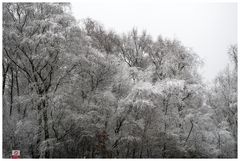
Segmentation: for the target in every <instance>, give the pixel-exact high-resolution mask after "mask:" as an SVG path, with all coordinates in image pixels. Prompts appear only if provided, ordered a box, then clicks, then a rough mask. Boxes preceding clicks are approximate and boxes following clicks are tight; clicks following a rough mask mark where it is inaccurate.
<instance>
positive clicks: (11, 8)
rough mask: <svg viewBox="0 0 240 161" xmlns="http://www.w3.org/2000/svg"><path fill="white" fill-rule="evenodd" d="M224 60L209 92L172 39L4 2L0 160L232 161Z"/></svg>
mask: <svg viewBox="0 0 240 161" xmlns="http://www.w3.org/2000/svg"><path fill="white" fill-rule="evenodd" d="M159 32H161V31H159ZM229 56H230V58H231V59H232V64H234V67H232V68H231V67H227V68H226V69H225V70H224V71H222V72H221V73H220V74H219V75H218V76H217V77H216V79H215V83H214V86H211V87H209V86H207V85H206V84H204V83H203V82H202V80H201V76H200V75H199V74H198V68H199V66H201V64H202V61H201V59H200V58H199V57H198V56H197V55H196V54H195V53H194V52H193V51H192V50H191V49H189V48H186V47H184V46H183V45H182V44H181V42H180V41H178V40H169V39H164V38H162V37H161V36H159V37H158V39H157V40H156V41H154V40H153V39H152V38H151V36H150V35H149V34H147V32H145V31H143V32H140V33H139V32H138V30H137V29H132V30H131V31H130V32H129V33H126V34H122V35H119V34H117V33H115V32H113V31H109V30H106V29H105V28H104V27H103V25H101V24H99V23H98V22H96V21H94V20H92V19H84V20H83V21H81V23H80V24H79V23H77V21H76V20H75V18H74V17H73V16H72V15H71V7H70V4H67V3H3V56H2V61H3V64H2V65H3V70H2V74H3V75H2V77H3V79H2V80H3V82H2V84H3V86H2V91H3V157H4V158H9V157H11V152H12V150H16V149H18V150H20V151H21V157H22V158H236V157H237V46H236V45H233V46H231V47H230V48H229Z"/></svg>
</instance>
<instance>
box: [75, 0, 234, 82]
mask: <svg viewBox="0 0 240 161" xmlns="http://www.w3.org/2000/svg"><path fill="white" fill-rule="evenodd" d="M72 10H73V14H74V16H75V17H76V18H77V19H82V18H87V17H90V18H93V19H95V20H97V21H99V22H100V23H102V24H103V25H104V26H105V28H106V29H113V30H114V31H116V32H117V33H123V32H128V31H130V30H131V29H132V28H133V27H137V28H138V29H139V30H144V29H146V30H147V32H148V33H149V34H151V35H152V36H153V38H154V39H156V38H157V36H158V35H162V36H163V37H167V38H171V39H172V38H177V39H178V40H180V41H182V43H183V44H184V45H185V46H187V47H190V48H192V49H193V50H194V51H195V52H196V53H197V54H198V55H199V56H200V57H201V58H203V59H204V62H205V65H204V67H203V68H202V70H201V73H202V74H203V77H204V78H205V80H208V81H210V80H212V79H213V78H214V77H215V76H216V74H217V73H218V72H219V71H220V70H222V69H223V68H224V67H225V66H226V65H227V63H228V56H227V49H228V47H229V45H231V44H236V43H237V4H236V3H161V2H159V1H156V0H155V1H151V0H148V1H147V0H137V1H135V0H131V1H130V0H129V1H125V0H118V1H114V0H101V1H99V0H81V1H75V2H72Z"/></svg>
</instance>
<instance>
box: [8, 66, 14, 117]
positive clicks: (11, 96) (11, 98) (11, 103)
mask: <svg viewBox="0 0 240 161" xmlns="http://www.w3.org/2000/svg"><path fill="white" fill-rule="evenodd" d="M13 83H14V82H13V68H12V67H11V89H10V112H9V116H11V115H12V109H13Z"/></svg>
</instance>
